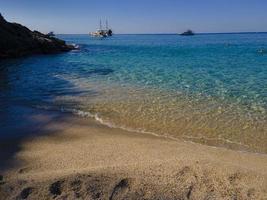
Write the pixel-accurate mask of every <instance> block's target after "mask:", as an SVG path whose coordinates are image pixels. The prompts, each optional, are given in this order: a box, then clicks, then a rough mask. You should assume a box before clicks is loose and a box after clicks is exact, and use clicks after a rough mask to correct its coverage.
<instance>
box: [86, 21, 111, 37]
mask: <svg viewBox="0 0 267 200" xmlns="http://www.w3.org/2000/svg"><path fill="white" fill-rule="evenodd" d="M112 34H113V33H112V30H111V29H110V28H109V27H108V20H106V27H105V28H103V27H102V21H101V20H100V22H99V29H97V31H95V32H91V33H90V35H91V36H92V37H100V38H104V37H110V36H112Z"/></svg>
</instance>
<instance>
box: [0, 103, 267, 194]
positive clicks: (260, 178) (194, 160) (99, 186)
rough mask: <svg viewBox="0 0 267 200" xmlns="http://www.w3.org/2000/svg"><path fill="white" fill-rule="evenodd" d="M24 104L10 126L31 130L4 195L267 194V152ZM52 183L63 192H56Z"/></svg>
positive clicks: (9, 170)
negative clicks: (110, 123)
mask: <svg viewBox="0 0 267 200" xmlns="http://www.w3.org/2000/svg"><path fill="white" fill-rule="evenodd" d="M11 107H12V106H11ZM21 109H22V110H21V111H19V112H22V113H24V115H21V114H19V112H18V113H16V114H15V115H16V116H15V117H17V118H14V119H16V120H19V119H20V120H21V122H22V123H21V124H18V125H17V127H16V126H15V127H12V128H11V129H10V131H11V132H12V131H13V132H14V131H19V132H23V131H24V132H25V133H27V132H28V136H27V137H26V138H21V139H19V141H13V142H14V144H13V148H15V147H16V146H17V147H18V148H17V150H15V151H14V152H13V153H12V154H11V155H10V156H9V159H7V160H9V162H8V163H6V164H7V165H6V167H5V169H4V170H3V169H2V170H0V172H1V173H0V174H1V175H2V176H3V180H2V181H1V180H0V182H1V184H0V193H2V195H0V196H2V198H4V199H14V198H17V197H21V195H25V193H26V194H27V198H28V199H35V198H37V197H38V199H53V198H54V197H56V198H57V199H61V198H64V197H66V198H81V199H87V198H88V199H121V198H125V199H136V198H137V199H138V198H139V199H144V198H146V199H160V198H163V199H166V198H167V199H179V198H180V199H206V198H211V199H220V198H224V199H232V198H234V197H236V198H237V199H239V198H240V199H264V197H266V195H267V191H266V188H267V157H266V156H265V155H260V154H255V153H249V152H238V151H233V150H228V149H224V148H217V147H216V148H214V147H209V146H205V145H201V144H196V143H192V142H183V141H173V140H171V139H167V138H162V137H156V136H153V135H148V134H141V133H134V132H129V131H126V130H121V129H118V128H110V127H107V126H105V125H102V124H100V123H98V122H96V121H95V120H93V119H89V118H81V117H76V116H73V115H71V114H68V113H60V112H54V111H44V110H40V109H33V108H21ZM18 115H19V116H18ZM23 120H24V121H23ZM6 130H8V127H7V128H6ZM26 135H27V134H26ZM16 142H17V144H15V143H16ZM9 145H10V144H9ZM2 147H3V146H2ZM0 155H1V154H0ZM1 157H3V155H1ZM1 160H2V161H3V158H1ZM74 182H75V183H76V184H74ZM51 187H52V188H53V187H56V188H57V189H56V191H58V192H53V191H54V190H53V189H52V192H51ZM11 191H12V192H11ZM59 193H60V194H59ZM0 199H1V197H0Z"/></svg>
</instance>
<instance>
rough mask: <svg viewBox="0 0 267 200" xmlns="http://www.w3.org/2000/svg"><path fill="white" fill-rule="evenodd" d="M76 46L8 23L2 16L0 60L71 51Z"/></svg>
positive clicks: (0, 21) (0, 18) (0, 17)
mask: <svg viewBox="0 0 267 200" xmlns="http://www.w3.org/2000/svg"><path fill="white" fill-rule="evenodd" d="M72 49H74V46H72V45H67V44H66V43H65V41H63V40H60V39H57V38H55V37H50V36H47V35H45V34H42V33H40V32H38V31H31V30H29V29H28V28H27V27H25V26H22V25H20V24H17V23H10V22H7V21H6V20H5V19H4V18H3V17H2V15H1V14H0V59H1V58H14V57H19V56H25V55H31V54H50V53H59V52H65V51H70V50H72Z"/></svg>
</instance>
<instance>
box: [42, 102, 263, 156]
mask: <svg viewBox="0 0 267 200" xmlns="http://www.w3.org/2000/svg"><path fill="white" fill-rule="evenodd" d="M37 107H38V108H40V109H45V110H51V107H49V106H37ZM56 110H57V109H56ZM57 111H61V112H62V113H71V114H73V115H77V116H79V117H83V118H86V117H89V118H92V119H94V120H96V121H97V122H99V123H100V124H102V125H104V126H107V127H109V128H116V129H122V130H125V131H129V132H133V133H142V134H148V135H153V136H155V137H159V138H165V139H170V140H174V141H180V142H181V141H183V142H186V143H192V144H198V145H204V144H201V143H196V142H193V141H190V140H185V139H183V138H175V137H173V136H170V135H159V134H157V133H154V132H150V131H145V130H142V129H132V128H129V127H125V126H118V125H115V124H113V123H111V122H109V121H106V120H104V119H102V118H101V117H99V114H98V113H96V114H92V113H90V112H88V111H82V110H79V109H74V108H73V109H71V108H64V107H61V108H60V110H57ZM187 138H188V139H189V138H190V137H187ZM192 138H194V137H192ZM204 139H206V140H209V139H210V140H213V138H204ZM217 139H219V140H222V141H225V142H227V143H232V144H238V145H242V144H240V143H236V142H233V141H230V140H227V139H222V138H217ZM204 146H209V147H211V148H223V149H227V148H224V147H217V146H210V145H204ZM235 151H238V152H241V153H252V154H258V155H262V156H267V155H266V154H263V153H258V152H249V151H242V150H235Z"/></svg>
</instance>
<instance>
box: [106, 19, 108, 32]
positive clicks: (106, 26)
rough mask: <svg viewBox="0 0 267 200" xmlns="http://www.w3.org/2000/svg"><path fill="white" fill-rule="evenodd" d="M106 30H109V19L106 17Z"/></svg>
mask: <svg viewBox="0 0 267 200" xmlns="http://www.w3.org/2000/svg"><path fill="white" fill-rule="evenodd" d="M106 30H108V20H107V19H106Z"/></svg>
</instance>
